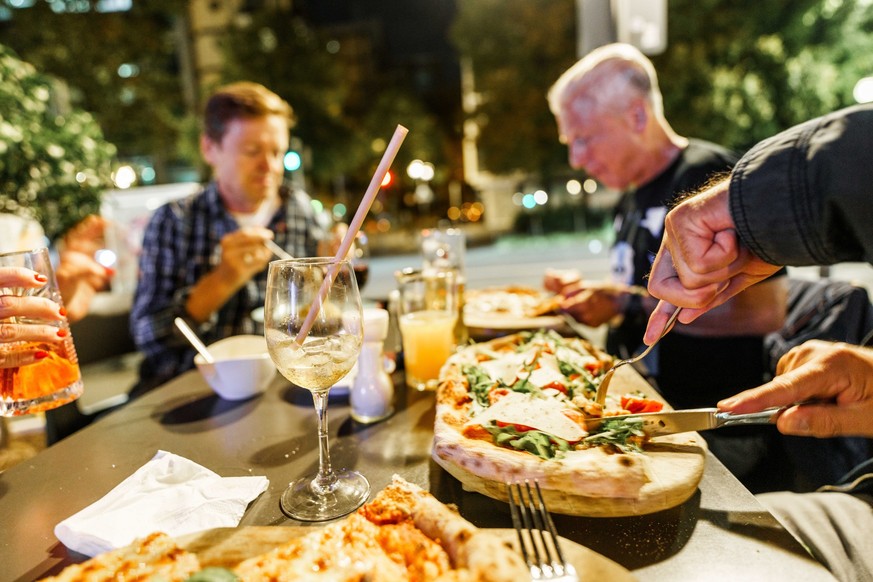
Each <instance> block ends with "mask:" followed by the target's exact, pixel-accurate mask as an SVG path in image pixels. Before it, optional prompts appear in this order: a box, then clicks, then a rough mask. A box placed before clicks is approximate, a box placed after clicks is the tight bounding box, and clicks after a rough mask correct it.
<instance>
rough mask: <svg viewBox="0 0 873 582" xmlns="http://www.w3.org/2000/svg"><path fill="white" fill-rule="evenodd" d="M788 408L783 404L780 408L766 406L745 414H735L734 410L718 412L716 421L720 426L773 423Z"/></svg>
mask: <svg viewBox="0 0 873 582" xmlns="http://www.w3.org/2000/svg"><path fill="white" fill-rule="evenodd" d="M786 408H788V407H787V406H781V407H778V408H766V409H764V410H761V411H759V412H748V413H745V414H734V413H732V412H718V413H716V415H715V417H716V421H717V425H716V426H718V427H722V426H740V425H746V424H773V423H775V422H776V419H777V418H779V415H780V414H782V411H783V410H785V409H786Z"/></svg>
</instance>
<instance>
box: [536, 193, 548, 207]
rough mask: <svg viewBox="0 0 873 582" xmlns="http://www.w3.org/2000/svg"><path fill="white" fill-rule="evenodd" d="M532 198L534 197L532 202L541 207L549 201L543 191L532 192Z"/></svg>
mask: <svg viewBox="0 0 873 582" xmlns="http://www.w3.org/2000/svg"><path fill="white" fill-rule="evenodd" d="M533 197H534V202H536V203H537V204H539V205H543V204H545V203H546V202H548V201H549V195H548V194H546V191H545V190H537V191H536V192H534V194H533Z"/></svg>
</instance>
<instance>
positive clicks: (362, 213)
mask: <svg viewBox="0 0 873 582" xmlns="http://www.w3.org/2000/svg"><path fill="white" fill-rule="evenodd" d="M407 133H409V130H408V129H406V128H405V127H403V126H402V125H398V126H397V129H395V130H394V135H393V136H392V137H391V141H390V142H388V147H387V148H385V153H384V154H382V161H381V162H379V167H377V168H376V173H375V174H373V179H372V180H370V185H369V186H368V187H367V192H366V193H365V194H364V198H363V199H362V200H361V205H360V206H358V210H357V211H356V212H355V217H354V218H352V222H351V223H350V224H349V229H348V230H347V231H346V235H345V236H344V237H343V241H342V243H340V247H339V250H338V251H337V252H336V257H335V259H334V260H335V262H334V263H333V264H332V265H331V267H330V270H329V271H328V272H327V276H326V277H325V278H324V281H322V283H321V289H319V291H318V296H317V297H316V298H315V301H313V302H312V307H310V308H309V313H307V314H306V319H305V320H304V321H303V326H302V327H301V328H300V332H299V333H298V334H297V339H296V340H295V341H296V342H297V345H303V340H305V339H306V336H307V335H309V330H310V329H312V325H313V324H314V323H315V318H316V316H318V312H319V311H321V304H322V302H323V301H324V299H325V297H327V292H328V290H329V289H330V286H331V285H332V284H333V280H334V277H336V272H337V270H338V269H339V265H340V264H339V261H341V260H342V259H343V258H344V257H345V256H346V255H347V254H348V252H349V249H350V248H351V247H352V242H353V241H354V240H355V236H357V234H358V231H359V230H361V225H362V224H363V223H364V218H366V217H367V213H368V212H369V211H370V206H372V205H373V200H375V199H376V194H378V193H379V187H380V186H382V180H384V179H385V174H387V173H388V168H390V167H391V162H393V161H394V157H395V156H396V155H397V150H399V149H400V144H402V143H403V140H404V139H405V138H406V134H407Z"/></svg>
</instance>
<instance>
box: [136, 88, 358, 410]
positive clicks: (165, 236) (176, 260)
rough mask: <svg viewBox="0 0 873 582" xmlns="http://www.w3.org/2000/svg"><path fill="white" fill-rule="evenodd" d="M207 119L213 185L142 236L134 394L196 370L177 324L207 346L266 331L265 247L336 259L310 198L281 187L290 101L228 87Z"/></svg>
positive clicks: (204, 148) (206, 152) (164, 212)
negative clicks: (258, 317)
mask: <svg viewBox="0 0 873 582" xmlns="http://www.w3.org/2000/svg"><path fill="white" fill-rule="evenodd" d="M204 121H205V127H204V131H203V134H202V136H201V139H200V150H201V152H202V154H203V157H204V159H205V160H206V162H207V163H208V164H209V165H210V166H211V167H212V170H213V175H214V181H213V182H212V183H210V184H209V185H208V186H206V188H205V189H204V190H203V191H202V192H200V193H199V194H196V195H194V196H192V197H189V198H186V199H183V200H178V201H175V202H171V203H169V204H166V205H164V206H163V207H161V208H159V209H158V210H157V211H156V212H155V213H154V215H153V216H152V218H151V220H150V222H149V225H148V227H147V228H146V231H145V235H144V238H143V246H142V254H141V256H140V262H139V283H138V285H137V289H136V294H135V296H134V302H133V309H132V311H131V318H130V323H131V333H132V335H133V339H134V341H135V343H136V346H137V348H138V349H139V350H140V351H141V352H143V354H144V355H145V359H144V360H143V363H142V366H141V367H140V380H139V383H138V384H137V385H136V386H135V387H134V388H133V389H132V390H131V397H136V396H139V395H141V394H143V393H144V392H146V391H148V390H151V389H152V388H155V387H157V386H159V385H161V384H163V383H164V382H167V381H168V380H170V379H172V378H173V377H175V376H177V375H178V374H180V373H182V372H184V371H185V370H188V369H190V368H193V367H194V353H195V352H194V350H193V348H191V346H190V344H189V343H188V342H187V341H186V340H185V338H184V336H182V335H181V334H180V333H179V332H178V331H177V329H176V327H175V325H174V323H173V320H174V318H176V317H182V318H183V319H185V320H186V321H187V322H188V323H189V325H191V327H192V328H193V329H194V330H195V331H196V332H197V333H198V335H199V336H200V337H201V338H202V339H203V341H204V342H205V343H206V344H207V345H208V344H210V343H212V342H215V341H217V340H219V339H221V338H224V337H228V336H231V335H237V334H261V333H263V327H262V324H260V323H258V322H255V321H254V320H252V318H251V313H252V310H254V309H255V308H257V307H261V306H263V305H264V297H265V292H266V284H267V269H266V267H267V264H268V263H269V262H270V260H271V259H272V253H271V252H270V250H268V249H267V248H266V247H265V246H264V241H266V240H268V239H273V240H274V241H275V242H276V243H277V244H279V245H280V246H281V247H283V248H284V249H286V250H287V251H288V252H289V253H291V254H292V255H293V256H295V257H305V256H314V255H316V254H319V255H332V254H334V252H335V251H334V249H335V248H336V247H337V246H338V240H337V239H336V238H333V239H330V237H328V233H326V232H325V231H324V229H323V228H322V227H321V226H320V225H319V224H318V222H317V220H316V217H315V213H314V211H313V209H312V205H311V204H310V198H309V196H308V195H306V193H304V192H302V191H295V190H293V189H290V188H288V187H287V186H285V185H284V184H283V175H284V166H283V161H284V156H285V153H286V152H287V151H288V144H289V139H290V136H289V130H290V127H291V125H292V123H293V112H292V109H291V107H290V105H288V103H286V102H285V101H284V100H283V99H282V98H280V97H279V96H278V95H276V94H275V93H273V92H271V91H269V90H268V89H266V88H265V87H263V86H261V85H258V84H256V83H248V82H241V83H234V84H232V85H228V86H226V87H223V88H221V89H219V90H218V91H217V92H216V93H215V94H213V95H212V97H210V99H209V101H208V102H207V104H206V112H205V120H204ZM338 234H341V233H338ZM332 247H333V248H332Z"/></svg>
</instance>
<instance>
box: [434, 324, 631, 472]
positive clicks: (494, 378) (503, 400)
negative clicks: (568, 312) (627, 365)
mask: <svg viewBox="0 0 873 582" xmlns="http://www.w3.org/2000/svg"><path fill="white" fill-rule="evenodd" d="M513 337H514V340H513V341H510V342H504V343H500V342H498V343H493V342H490V343H489V345H486V346H483V347H482V348H481V349H478V348H477V346H471V347H470V349H468V350H463V351H462V352H460V353H458V354H456V355H455V356H453V357H452V360H451V363H452V364H453V365H454V366H456V367H455V368H454V369H455V370H458V369H460V372H461V373H462V374H463V376H464V378H465V379H466V382H465V388H466V396H467V397H468V400H464V399H463V398H461V399H460V400H456V402H458V403H461V406H463V408H464V410H465V413H462V414H463V416H464V418H463V419H462V420H461V421H460V422H461V423H462V426H463V427H462V434H463V435H464V436H465V437H467V438H472V439H480V440H486V441H490V442H493V443H494V444H496V445H498V446H501V447H507V448H514V449H517V450H520V451H526V452H528V453H531V454H534V455H537V456H539V457H541V458H543V459H551V458H555V457H564V456H566V455H567V454H568V453H570V452H572V451H573V450H574V449H579V448H589V447H611V448H612V450H619V451H622V452H636V451H639V450H640V445H641V443H642V442H643V439H642V436H643V433H642V431H641V429H640V428H639V427H638V426H636V425H637V424H639V423H638V422H635V421H630V420H624V421H617V422H614V423H609V424H607V423H604V424H602V425H598V430H597V431H595V432H596V434H591V435H589V433H588V431H587V427H586V424H585V421H586V419H590V418H601V417H603V416H612V415H618V414H628V411H627V410H625V409H624V408H623V404H622V403H621V402H619V401H617V400H616V399H615V398H613V397H612V396H607V401H606V404H605V405H601V404H598V403H596V402H595V401H594V397H595V394H596V390H597V384H598V383H599V381H600V377H601V376H602V374H603V373H605V371H606V369H607V368H608V367H609V361H608V360H609V358H608V356H606V355H604V354H599V355H598V353H597V351H596V349H595V348H594V347H593V346H590V344H588V343H587V342H584V341H582V340H568V339H565V338H562V337H561V336H560V335H558V334H557V333H555V332H553V331H539V332H536V333H532V334H525V333H521V334H517V335H516V336H513ZM445 369H451V366H450V367H449V368H445ZM464 402H469V404H463V403H464Z"/></svg>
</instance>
